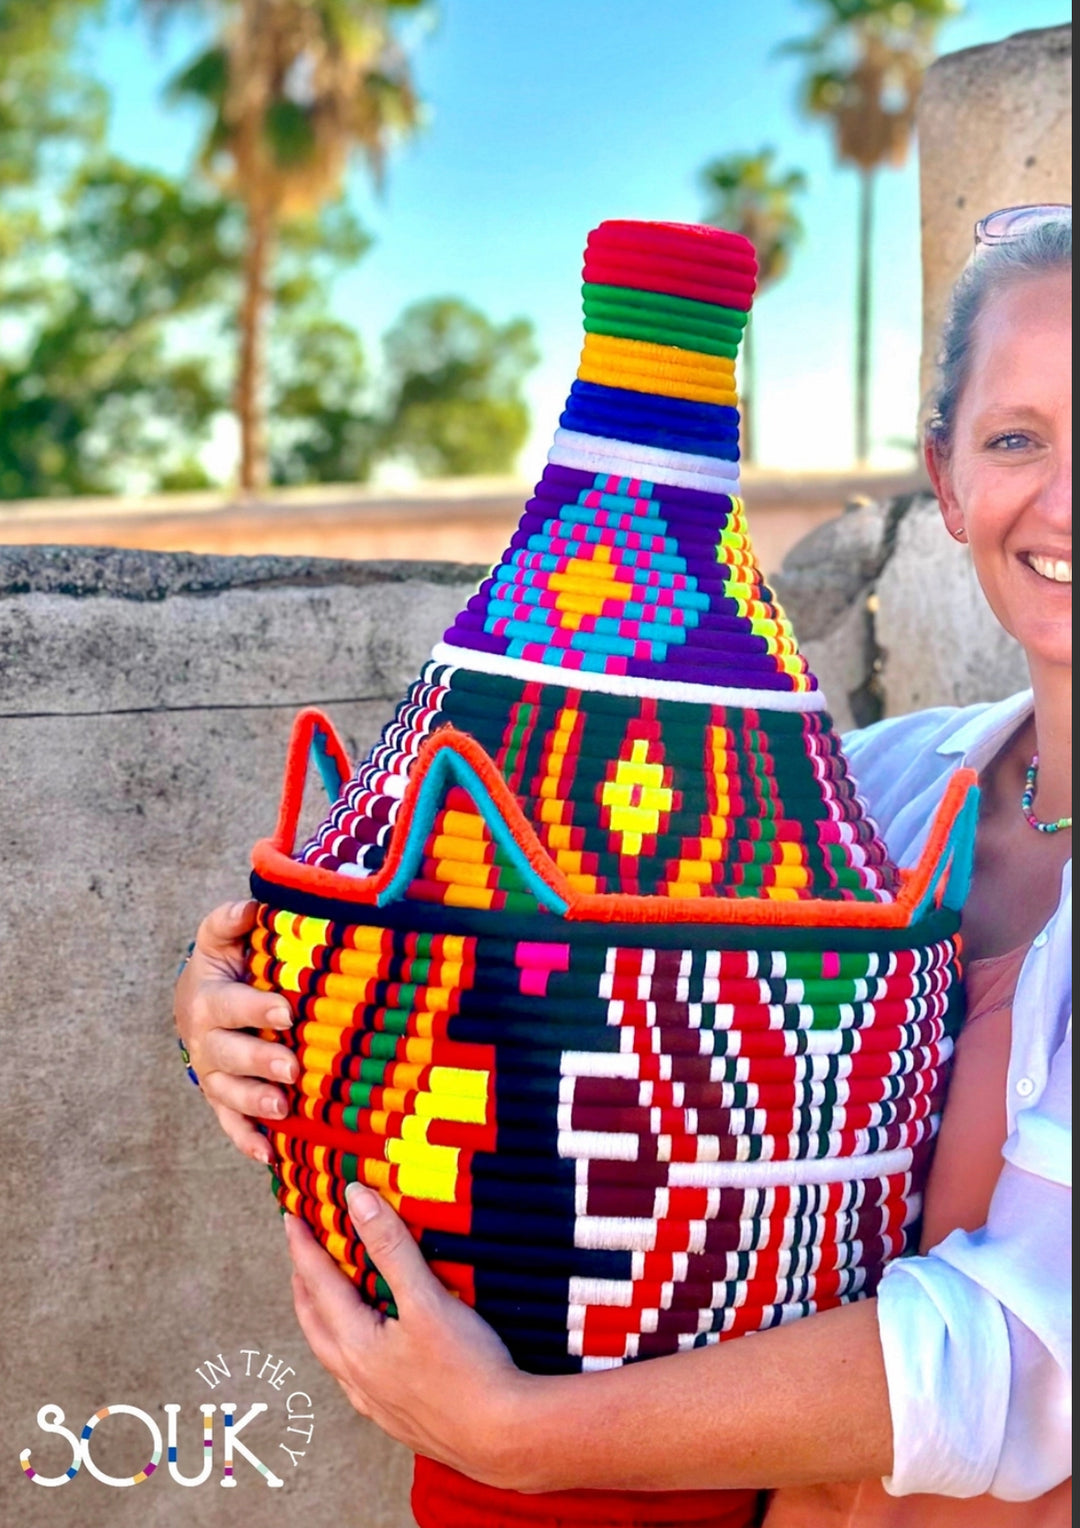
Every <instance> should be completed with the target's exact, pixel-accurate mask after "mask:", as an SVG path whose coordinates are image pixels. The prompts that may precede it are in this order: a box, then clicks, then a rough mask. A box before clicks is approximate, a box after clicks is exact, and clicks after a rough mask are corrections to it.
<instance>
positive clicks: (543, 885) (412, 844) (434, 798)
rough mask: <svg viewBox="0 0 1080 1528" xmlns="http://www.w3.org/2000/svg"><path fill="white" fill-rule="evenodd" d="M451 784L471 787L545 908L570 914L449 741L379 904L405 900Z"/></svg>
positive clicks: (497, 836) (426, 779) (480, 808)
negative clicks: (529, 859)
mask: <svg viewBox="0 0 1080 1528" xmlns="http://www.w3.org/2000/svg"><path fill="white" fill-rule="evenodd" d="M452 785H460V786H462V787H463V788H464V789H465V790H467V791H468V793H469V795H470V796H471V797H472V799H473V801H474V802H475V803H476V807H477V810H478V811H479V812H480V815H481V816H482V817H483V819H484V822H485V823H486V824H487V826H488V828H489V829H490V831H491V833H492V835H493V837H494V839H495V842H496V843H497V844H498V845H499V847H500V848H501V849H503V850H504V851H505V852H506V853H507V854H508V855H509V856H510V859H511V860H512V861H513V864H514V868H515V870H517V872H518V874H519V875H520V876H521V877H522V879H523V880H524V882H525V884H526V885H527V886H528V888H529V890H530V891H531V892H532V894H533V896H534V897H535V898H536V900H537V901H538V902H539V903H540V905H541V907H546V908H548V909H549V911H551V912H553V913H558V914H559V916H560V917H565V915H566V910H567V907H568V905H569V904H568V903H566V902H564V901H563V899H562V897H560V896H559V895H558V893H557V892H555V891H553V890H552V889H551V887H550V886H549V885H548V883H547V882H546V881H545V880H544V878H543V876H542V875H540V874H538V872H537V871H536V870H534V869H533V867H532V865H530V864H529V861H528V860H527V859H526V857H525V855H524V854H523V853H522V850H521V846H520V844H519V843H518V841H517V839H516V838H515V837H514V835H513V833H512V832H511V831H510V828H509V827H508V826H507V823H506V820H505V818H504V817H503V815H502V813H501V812H500V811H499V809H498V807H497V806H496V805H495V802H494V801H493V800H492V798H491V795H490V793H489V792H488V789H487V787H486V786H485V785H484V782H483V781H482V780H481V778H480V776H479V775H478V774H477V773H476V770H475V769H473V767H472V765H471V764H470V763H469V761H468V760H467V759H463V758H462V756H461V755H460V754H459V753H457V752H456V751H455V750H454V749H453V747H451V746H449V745H445V746H444V747H443V748H441V749H440V750H439V752H438V753H437V754H436V755H435V757H434V759H433V760H432V761H431V767H430V768H429V769H428V772H427V774H426V775H425V776H424V780H423V784H422V785H421V786H420V793H419V795H418V796H417V800H416V806H415V808H414V811H413V820H412V826H411V828H410V831H409V835H408V839H407V841H406V844H405V852H404V854H403V855H402V856H401V863H400V865H399V866H398V868H397V870H396V872H395V873H394V875H393V877H392V879H391V880H390V881H389V883H388V884H387V885H386V887H385V888H384V889H383V890H382V891H381V892H380V893H379V896H378V898H377V905H378V906H379V907H386V906H387V905H388V904H389V903H391V902H397V901H400V900H401V899H402V898H403V897H404V896H405V892H406V890H407V888H408V887H409V886H410V884H411V883H412V882H413V881H414V880H415V879H416V877H417V875H418V874H419V871H420V862H421V860H422V859H423V855H424V845H425V843H426V842H427V838H428V834H429V833H430V832H431V827H432V824H433V823H434V821H435V814H436V812H437V811H438V810H439V806H440V804H441V803H442V800H443V798H444V796H445V795H446V792H447V791H448V790H449V788H450V787H451V786H452Z"/></svg>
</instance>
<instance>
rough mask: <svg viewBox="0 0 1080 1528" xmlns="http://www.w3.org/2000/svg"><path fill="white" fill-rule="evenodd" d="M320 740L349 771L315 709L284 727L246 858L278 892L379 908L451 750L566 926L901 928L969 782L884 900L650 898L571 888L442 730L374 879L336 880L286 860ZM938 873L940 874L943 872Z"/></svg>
mask: <svg viewBox="0 0 1080 1528" xmlns="http://www.w3.org/2000/svg"><path fill="white" fill-rule="evenodd" d="M317 735H318V736H320V737H321V738H322V739H323V740H325V743H326V745H327V747H328V750H329V752H330V754H331V756H332V757H333V759H334V761H335V762H336V763H337V764H338V766H339V768H341V767H343V777H347V776H348V773H349V769H348V764H347V762H346V754H345V749H344V747H343V746H342V744H341V741H340V739H339V738H338V736H337V733H336V732H335V731H334V728H333V726H332V725H331V723H330V722H329V720H328V719H327V718H326V717H325V716H324V715H323V714H322V713H321V712H320V711H317V710H315V709H308V710H305V711H302V712H301V713H300V715H299V716H298V717H297V718H296V722H295V723H294V725H293V732H292V736H291V738H290V741H289V751H288V757H287V762H286V768H285V780H284V786H283V791H282V799H281V807H280V810H279V812H278V820H277V826H276V828H275V832H274V835H273V837H272V838H263V839H260V840H259V842H258V843H257V844H256V845H255V848H254V851H253V854H252V864H253V868H254V869H255V871H256V873H257V874H258V875H260V876H262V877H263V878H264V879H265V880H267V881H272V882H274V883H275V884H276V885H279V886H281V887H283V888H290V889H292V890H295V891H304V892H309V893H311V894H313V895H316V896H324V897H330V898H333V899H334V900H336V901H339V902H352V903H355V904H356V905H357V909H358V911H359V910H360V909H361V908H363V907H365V906H366V907H372V906H376V905H380V904H379V898H380V895H381V893H382V892H384V891H385V890H386V889H387V888H388V887H389V886H390V883H391V882H392V881H393V879H394V876H395V875H396V873H397V872H398V870H399V868H400V866H401V861H402V858H403V856H404V853H405V849H406V844H407V841H408V838H409V834H410V830H411V828H412V825H413V821H414V818H415V815H416V811H417V806H418V803H419V800H420V796H421V792H422V790H423V786H424V781H425V780H426V778H427V776H428V773H429V771H430V770H431V768H432V766H433V765H434V764H435V761H436V760H437V759H438V757H439V755H440V754H441V753H442V752H443V751H444V750H446V749H451V750H452V751H453V752H454V753H455V754H456V755H457V756H458V757H459V758H461V759H462V760H464V762H465V763H466V764H467V765H468V766H469V767H470V768H471V769H472V770H473V771H475V773H476V775H477V776H478V777H479V780H480V782H481V783H482V785H483V786H484V788H485V790H486V791H487V792H488V794H489V796H490V797H491V800H492V802H493V804H494V806H495V807H496V809H497V811H498V812H499V814H500V816H501V817H502V818H503V820H504V822H505V824H506V826H507V828H508V829H509V831H510V834H511V835H512V837H513V839H514V841H515V844H516V846H517V848H518V850H519V851H520V853H521V855H522V857H523V859H525V861H526V862H527V863H528V865H529V867H530V869H531V870H532V871H533V873H534V874H535V875H536V876H538V877H539V878H540V879H541V880H542V881H543V882H544V883H545V884H546V885H547V886H548V887H549V888H550V889H551V891H552V892H553V894H554V896H555V897H557V898H558V899H559V900H561V901H562V902H565V904H566V908H567V910H566V913H565V914H564V916H565V918H566V919H567V920H568V921H571V922H575V923H577V922H585V921H592V922H598V923H637V924H642V923H648V924H669V923H687V924H691V923H698V924H701V923H706V924H707V923H716V924H739V925H753V926H755V927H778V928H784V927H788V928H790V927H796V928H797V927H810V928H813V927H834V928H905V927H907V926H908V925H909V924H910V922H911V920H912V916H913V914H914V913H915V911H916V910H917V909H918V908H919V907H920V905H921V904H922V902H923V900H924V898H925V897H926V895H927V892H928V891H929V889H930V887H931V885H932V884H933V881H934V877H935V875H936V874H937V873H938V870H939V867H940V865H941V861H942V856H943V855H945V854H946V853H947V852H948V849H949V838H950V834H951V833H952V831H953V829H954V827H955V825H956V822H957V819H958V817H959V815H960V812H961V811H962V809H963V807H964V805H965V803H966V801H967V800H968V796H969V793H970V792H971V790H972V789H973V787H975V785H976V784H977V776H976V774H975V771H974V770H972V769H958V770H957V771H956V772H955V774H954V775H953V776H952V778H951V779H950V780H949V783H948V785H947V786H946V788H945V795H944V797H943V799H942V801H941V804H940V805H939V807H938V809H937V812H936V813H935V815H934V820H933V823H932V825H931V829H930V834H929V837H928V838H927V841H926V846H925V848H924V849H923V852H922V854H921V855H920V857H919V862H918V864H917V865H915V866H914V867H913V868H912V869H910V870H902V871H901V872H900V878H901V887H900V892H899V894H898V896H897V897H896V899H895V901H893V902H841V901H838V902H830V901H826V900H824V899H822V898H815V899H813V900H812V901H801V902H800V901H790V902H789V901H772V900H769V899H766V898H764V897H762V898H759V897H709V898H706V897H701V898H696V897H695V898H679V897H657V896H631V895H628V894H626V893H622V892H596V893H584V892H578V891H575V890H574V888H573V887H572V886H571V885H570V883H569V881H568V880H567V878H566V876H565V875H564V873H563V872H562V871H561V870H560V869H559V867H558V866H557V865H556V864H555V862H554V861H553V860H552V858H551V856H550V855H549V854H548V852H547V850H546V849H545V848H544V846H543V844H542V843H541V842H540V840H539V838H538V837H537V834H536V831H535V829H534V828H533V826H532V824H531V823H530V822H529V821H528V819H527V818H526V816H525V814H524V813H523V812H522V810H521V807H520V806H519V805H518V802H517V799H516V798H515V796H514V795H513V793H512V792H511V790H510V788H509V786H508V785H507V784H506V781H505V780H504V779H503V777H502V775H501V774H500V773H499V770H498V768H497V767H496V765H495V763H494V760H493V759H492V758H491V756H490V755H489V754H488V753H486V752H485V751H484V749H483V748H481V746H480V744H479V743H477V742H476V740H475V739H474V738H472V737H470V736H469V735H468V734H467V733H464V732H459V731H458V729H457V728H456V727H443V728H440V730H439V731H438V732H436V733H433V734H432V735H431V736H430V737H427V738H425V739H424V741H423V743H422V744H421V745H420V748H419V750H418V752H417V756H416V762H415V763H414V765H413V767H412V769H411V771H410V774H409V780H408V785H407V786H406V789H405V794H404V796H403V797H402V800H401V807H400V810H399V812H398V815H397V820H396V821H395V823H394V826H393V831H392V833H391V837H390V844H389V847H388V849H387V853H386V859H385V861H384V862H383V864H382V865H381V866H380V868H379V869H378V870H377V871H376V872H375V874H374V875H371V876H366V877H363V878H358V877H354V876H345V875H341V874H339V873H338V872H337V871H334V870H326V869H323V868H322V867H320V866H318V865H305V864H301V863H299V862H298V861H297V860H294V859H293V858H292V851H293V847H294V844H295V839H296V828H297V823H298V820H299V815H300V805H301V802H302V800H303V793H304V784H305V780H306V777H307V766H308V758H309V754H310V749H311V745H312V742H313V741H314V739H315V737H316V736H317ZM943 879H944V878H943Z"/></svg>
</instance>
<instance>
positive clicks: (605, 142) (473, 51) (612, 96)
mask: <svg viewBox="0 0 1080 1528" xmlns="http://www.w3.org/2000/svg"><path fill="white" fill-rule="evenodd" d="M814 14H815V7H814V5H813V4H812V3H808V0H755V3H753V4H740V5H736V4H732V3H730V0H726V3H725V0H664V3H663V4H662V5H657V4H656V0H650V3H645V0H574V3H570V0H441V7H440V14H439V17H438V19H437V21H436V23H435V24H434V26H433V27H431V28H429V29H425V30H423V31H422V32H419V33H418V35H417V36H416V38H415V68H416V75H417V79H418V83H419V86H420V90H421V93H422V95H423V97H424V98H425V100H426V101H427V103H428V113H429V121H428V123H427V125H426V127H425V129H424V130H423V132H422V133H421V134H420V135H419V136H418V137H417V138H415V139H414V140H412V141H411V142H409V143H408V144H405V145H404V146H402V147H401V148H400V149H399V150H398V152H397V153H396V154H395V156H394V158H393V160H392V162H391V164H390V169H389V175H388V179H387V185H386V188H385V191H384V192H383V194H382V195H381V196H380V197H376V196H375V195H374V194H373V192H372V191H371V189H370V187H369V185H368V184H367V182H366V179H365V177H364V175H363V173H362V172H361V171H359V170H357V171H356V172H355V173H354V174H353V175H352V177H351V179H350V190H349V194H350V197H351V199H352V202H353V205H354V206H355V208H356V210H357V212H358V214H359V216H360V217H361V219H362V221H363V223H364V225H365V226H366V227H367V229H368V230H369V231H370V232H371V233H372V234H373V235H374V238H375V244H374V247H373V248H372V250H371V251H370V252H369V253H368V254H367V255H366V256H365V257H364V259H363V260H362V262H361V263H360V264H359V265H358V266H357V268H356V269H355V271H352V272H349V273H348V274H346V275H345V276H344V277H343V278H342V280H341V281H340V283H339V285H338V287H337V290H336V294H335V300H334V307H335V309H336V311H337V312H338V313H340V315H341V316H342V317H343V318H345V319H347V320H348V321H349V322H351V323H353V324H355V325H356V326H357V327H358V328H359V329H360V331H361V333H362V334H363V336H364V339H365V343H366V346H367V348H368V352H369V354H370V355H371V357H372V359H373V360H376V361H377V357H378V341H379V336H380V335H381V334H382V333H383V332H384V331H385V330H386V329H387V328H388V327H389V326H390V324H391V323H392V322H393V320H394V319H395V317H396V316H397V315H398V314H399V313H400V311H401V309H402V308H403V307H405V306H406V305H407V304H408V303H410V302H412V301H414V300H416V299H417V298H421V297H427V296H431V295H436V294H445V293H454V294H458V295H461V296H463V297H465V298H467V299H468V300H469V301H470V302H473V303H475V304H476V305H477V306H478V307H480V308H482V309H483V310H484V311H485V312H487V313H488V314H490V315H491V316H492V317H493V318H496V319H506V318H509V317H511V316H513V315H517V314H524V315H526V316H527V317H529V318H531V319H532V320H533V322H534V323H535V325H536V331H537V339H538V342H539V347H540V350H541V355H542V359H541V362H540V364H539V365H538V366H537V368H536V370H535V371H534V372H533V373H532V375H531V377H530V380H529V384H528V394H529V402H530V405H531V408H532V415H533V432H532V436H531V438H530V441H529V443H528V445H527V446H526V449H525V451H524V452H523V453H522V458H521V463H520V465H521V469H522V472H523V473H524V474H525V475H528V476H532V475H534V474H535V470H536V469H537V468H538V465H539V463H540V461H541V460H542V457H543V452H544V450H545V448H546V443H547V441H548V440H549V439H550V435H551V431H552V430H553V428H554V426H555V423H556V418H557V415H558V412H559V410H560V407H561V403H562V399H563V398H564V396H565V394H566V392H567V390H568V387H569V384H570V381H571V379H572V377H573V374H574V370H575V368H576V364H577V351H578V347H579V344H580V325H579V315H578V284H579V280H580V277H579V270H580V254H581V249H582V246H583V244H584V239H585V234H586V233H587V232H588V230H589V229H590V228H591V227H592V226H593V225H594V224H595V223H597V222H599V221H600V220H601V219H602V218H605V217H650V218H673V219H682V220H688V221H693V220H695V219H696V218H698V217H699V216H700V215H701V213H702V197H701V193H700V190H699V187H698V184H697V173H698V171H699V169H700V167H701V165H702V164H704V163H705V162H706V161H707V160H708V159H710V158H712V157H714V156H716V155H718V154H724V153H730V152H734V151H743V150H746V151H755V150H757V149H758V148H760V147H761V146H762V145H764V144H771V145H773V146H774V147H775V148H776V150H777V153H778V155H779V162H780V163H781V164H782V165H783V166H797V167H799V168H801V169H803V170H804V171H805V172H806V173H807V175H808V177H809V190H808V193H807V195H806V197H805V199H804V204H803V213H804V220H805V223H806V230H807V233H806V240H805V243H804V244H803V245H802V246H801V247H800V248H799V250H798V251H797V253H796V256H795V260H794V262H793V266H792V270H791V272H790V274H789V275H788V277H787V278H786V279H785V280H784V281H783V282H782V283H781V284H780V285H778V286H777V287H776V288H775V289H774V290H773V291H771V292H769V293H768V294H767V296H766V297H765V298H764V299H763V300H762V301H761V302H760V304H759V306H758V308H757V319H758V321H757V323H756V334H757V346H758V400H759V401H758V408H757V434H758V456H759V459H760V460H761V462H762V463H763V464H764V465H768V466H776V467H796V468H799V467H803V468H813V467H832V466H844V465H846V464H847V463H848V462H849V461H850V456H851V370H852V368H851V355H852V347H853V292H854V269H855V198H856V184H855V178H854V176H853V174H852V173H851V172H850V171H845V170H841V169H838V168H837V167H836V166H835V165H834V162H833V155H832V148H831V144H830V139H829V135H828V133H827V131H826V130H825V128H824V127H823V126H822V125H820V124H818V123H813V122H808V121H807V120H805V119H804V118H803V117H802V116H801V115H800V113H799V111H798V109H797V106H796V101H795V97H796V82H797V77H798V69H799V64H798V61H797V60H793V59H784V58H777V57H776V56H775V49H776V45H777V44H778V43H779V42H781V41H782V40H784V39H786V38H789V37H793V36H799V35H801V34H805V33H806V32H807V31H809V30H810V29H811V26H812V24H813V20H814ZM1068 19H1069V7H1068V5H1067V3H1066V0H969V4H968V8H967V11H966V13H965V14H964V15H963V16H962V17H960V18H958V19H956V20H954V21H952V22H950V23H949V24H948V25H947V26H946V27H945V28H944V30H943V33H942V43H941V46H942V51H946V52H951V51H953V50H954V49H957V48H963V47H969V46H971V45H972V44H975V43H982V42H990V41H994V40H996V39H998V38H1001V37H1005V36H1008V35H1009V34H1010V33H1011V32H1015V31H1019V30H1022V29H1026V28H1031V27H1042V26H1053V25H1058V24H1060V23H1062V22H1065V21H1067V20H1068ZM193 27H194V23H192V22H188V21H185V22H183V23H177V24H174V25H173V26H172V28H171V29H170V30H168V31H167V32H166V33H165V35H164V36H163V37H162V38H158V39H157V40H154V39H152V38H150V37H148V35H147V33H146V30H145V28H144V27H143V26H141V25H140V24H139V23H138V22H137V21H136V20H135V19H134V18H133V14H132V7H131V5H130V0H120V3H119V4H118V5H117V6H115V7H114V9H113V11H112V13H111V15H110V19H109V21H108V22H107V24H105V25H104V26H103V27H100V28H95V29H94V30H93V31H92V32H91V33H90V34H89V35H88V36H87V39H86V42H87V50H88V53H89V55H90V58H89V61H90V62H91V63H92V65H93V67H94V68H95V70H96V72H97V73H98V74H99V76H100V77H101V78H102V79H103V80H104V81H105V82H106V84H108V86H109V87H110V89H111V91H112V94H113V103H114V104H113V114H112V121H111V136H112V141H113V144H114V146H115V148H116V149H117V150H118V151H119V152H121V153H123V154H124V155H126V156H127V157H129V158H132V159H137V160H140V161H142V162H144V163H147V164H151V165H156V166H160V167H162V168H165V169H168V170H170V171H173V172H180V171H182V170H184V169H185V168H186V167H187V166H189V165H190V163H191V159H192V149H193V145H194V143H195V140H196V137H197V133H198V124H199V119H198V117H197V115H196V114H195V113H194V112H193V111H192V109H190V108H184V109H180V110H178V109H177V108H175V107H170V108H166V107H164V106H163V104H162V102H161V99H160V85H161V81H162V80H163V79H165V78H166V77H167V76H168V74H169V73H170V72H171V71H172V70H173V69H175V68H176V67H177V66H178V65H179V64H180V63H181V62H182V61H183V60H184V59H186V58H187V57H188V56H189V55H190V54H191V52H192V51H193V49H194V47H195V46H196V43H197V40H198V36H197V33H196V32H195V31H194V30H193ZM879 188H880V189H879V195H878V222H877V232H876V243H875V259H876V271H875V298H876V301H875V315H874V347H875V366H874V398H873V415H872V433H873V437H874V441H875V450H874V459H875V460H876V461H878V462H879V463H880V464H881V465H890V464H901V463H903V462H905V461H907V460H909V459H910V458H909V457H907V456H905V455H904V454H903V453H902V452H901V453H900V454H898V453H897V449H896V448H895V447H891V446H890V445H889V442H890V441H892V440H896V439H900V440H904V439H909V438H910V437H911V436H912V434H913V422H914V416H915V410H916V405H917V385H918V383H917V379H918V360H919V242H918V241H919V216H918V174H917V168H916V163H915V155H914V154H913V155H912V157H911V160H910V161H909V163H908V164H907V166H906V167H905V168H904V169H902V170H888V171H885V172H883V174H882V175H881V177H880V181H879ZM230 450H231V444H230V436H229V433H228V431H227V430H226V431H224V432H223V433H222V434H221V435H220V436H219V438H218V442H217V453H216V454H217V455H219V456H220V457H221V459H222V460H221V462H219V465H223V464H224V460H225V459H226V458H227V457H228V455H229V453H230Z"/></svg>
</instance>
